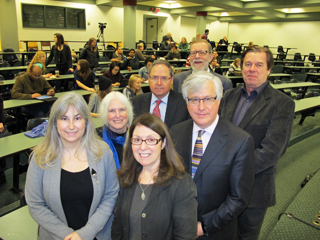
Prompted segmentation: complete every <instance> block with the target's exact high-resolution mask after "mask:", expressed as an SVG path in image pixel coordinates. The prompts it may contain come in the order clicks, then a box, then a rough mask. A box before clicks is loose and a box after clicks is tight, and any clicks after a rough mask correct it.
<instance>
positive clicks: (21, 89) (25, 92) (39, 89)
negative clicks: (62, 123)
mask: <svg viewBox="0 0 320 240" xmlns="http://www.w3.org/2000/svg"><path fill="white" fill-rule="evenodd" d="M44 94H47V95H48V96H54V89H53V88H52V87H51V85H50V84H49V83H48V82H47V80H46V79H45V78H44V77H42V76H41V68H40V67H39V65H36V64H34V65H32V66H31V67H30V69H29V71H28V72H27V73H25V74H23V75H21V76H20V77H18V78H17V79H16V81H15V83H14V85H13V88H12V93H11V97H12V98H13V99H23V100H27V99H33V98H37V97H41V95H44ZM49 110H50V105H49V104H48V103H46V102H44V103H42V104H37V105H36V107H35V106H26V107H24V108H22V111H23V112H26V113H27V114H29V115H31V116H33V117H45V116H47V113H48V112H49Z"/></svg>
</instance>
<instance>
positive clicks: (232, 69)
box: [227, 58, 241, 76]
mask: <svg viewBox="0 0 320 240" xmlns="http://www.w3.org/2000/svg"><path fill="white" fill-rule="evenodd" d="M240 64H241V59H240V58H236V59H235V60H234V62H233V63H231V64H230V67H229V71H228V74H227V75H228V76H234V75H236V73H237V72H238V73H241V67H240Z"/></svg>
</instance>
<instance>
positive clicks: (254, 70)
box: [242, 52, 270, 93]
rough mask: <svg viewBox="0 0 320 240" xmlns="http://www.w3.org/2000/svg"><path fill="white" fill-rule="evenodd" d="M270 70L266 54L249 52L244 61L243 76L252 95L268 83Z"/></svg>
mask: <svg viewBox="0 0 320 240" xmlns="http://www.w3.org/2000/svg"><path fill="white" fill-rule="evenodd" d="M269 74H270V70H268V66H267V54H266V53H265V52H248V53H247V54H246V56H245V58H244V60H243V66H242V76H243V80H244V82H245V84H246V89H247V92H248V93H250V92H252V91H253V90H255V89H256V88H257V87H259V86H261V85H262V84H263V83H265V82H266V81H267V78H268V75H269Z"/></svg>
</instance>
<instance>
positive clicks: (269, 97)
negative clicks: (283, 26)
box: [220, 47, 295, 240]
mask: <svg viewBox="0 0 320 240" xmlns="http://www.w3.org/2000/svg"><path fill="white" fill-rule="evenodd" d="M241 65H242V76H243V80H244V82H245V84H244V86H243V87H242V88H235V89H232V90H230V91H227V92H226V94H225V96H224V97H223V99H222V102H221V107H220V114H221V117H223V118H225V119H226V120H229V121H231V122H232V123H233V124H235V125H236V126H239V127H240V128H242V129H243V130H245V131H246V132H247V133H249V134H250V135H251V136H252V137H253V139H254V148H255V151H254V155H255V156H254V157H255V163H256V164H255V186H254V191H253V194H252V198H251V201H250V203H249V205H248V207H247V208H246V210H245V211H244V212H243V213H242V214H241V215H240V217H239V239H241V240H249V239H250V240H255V239H258V237H259V233H260V228H261V226H262V223H263V219H264V215H265V213H266V211H267V208H268V207H270V206H273V205H275V204H276V197H275V194H276V189H275V177H276V169H277V162H278V160H279V159H280V158H281V157H282V155H283V154H284V153H285V152H286V149H287V147H288V145H289V140H290V135H291V131H292V125H293V118H294V108H295V107H294V102H293V100H292V99H291V98H289V97H288V96H286V95H285V94H283V93H282V92H280V91H278V90H276V89H274V88H273V87H272V86H270V84H269V82H268V80H267V78H268V75H269V74H270V71H271V69H272V67H273V55H272V52H271V51H270V50H269V49H266V48H262V47H253V48H248V49H247V50H246V51H245V52H244V53H243V55H242V59H241Z"/></svg>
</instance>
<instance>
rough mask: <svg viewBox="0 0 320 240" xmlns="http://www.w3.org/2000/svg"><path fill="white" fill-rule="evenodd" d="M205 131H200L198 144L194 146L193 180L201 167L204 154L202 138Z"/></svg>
mask: <svg viewBox="0 0 320 240" xmlns="http://www.w3.org/2000/svg"><path fill="white" fill-rule="evenodd" d="M204 132H205V131H204V130H199V133H198V137H197V139H196V143H195V145H194V149H193V155H192V164H191V165H192V178H194V175H195V174H196V171H197V169H198V167H199V164H200V161H201V158H202V154H203V145H202V139H201V136H202V135H203V134H204Z"/></svg>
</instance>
